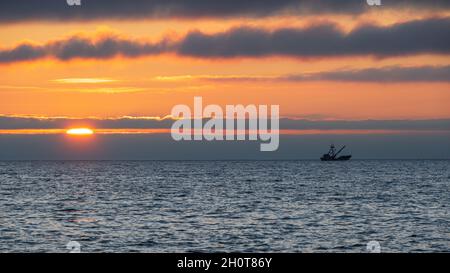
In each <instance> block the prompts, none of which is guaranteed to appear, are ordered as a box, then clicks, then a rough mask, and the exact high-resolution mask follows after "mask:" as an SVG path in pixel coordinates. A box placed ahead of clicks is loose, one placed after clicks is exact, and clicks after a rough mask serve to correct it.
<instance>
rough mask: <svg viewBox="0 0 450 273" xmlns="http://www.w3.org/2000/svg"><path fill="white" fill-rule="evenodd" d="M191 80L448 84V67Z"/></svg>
mask: <svg viewBox="0 0 450 273" xmlns="http://www.w3.org/2000/svg"><path fill="white" fill-rule="evenodd" d="M194 79H199V80H206V81H213V82H261V81H270V82H273V81H287V82H306V81H335V82H376V83H396V82H447V83H450V66H419V67H400V66H391V67H382V68H368V69H360V70H342V71H326V72H317V73H304V74H295V75H282V76H272V77H271V76H260V77H259V76H221V75H206V76H198V77H195V78H194Z"/></svg>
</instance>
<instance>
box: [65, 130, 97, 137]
mask: <svg viewBox="0 0 450 273" xmlns="http://www.w3.org/2000/svg"><path fill="white" fill-rule="evenodd" d="M66 134H68V135H73V136H90V135H93V134H94V131H93V130H92V129H89V128H73V129H69V130H67V131H66Z"/></svg>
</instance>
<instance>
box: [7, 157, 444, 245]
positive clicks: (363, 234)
mask: <svg viewBox="0 0 450 273" xmlns="http://www.w3.org/2000/svg"><path fill="white" fill-rule="evenodd" d="M449 206H450V161H445V160H410V161H401V160H385V161H383V160H352V161H348V162H320V161H48V162H47V161H20V162H12V161H11V162H8V161H3V162H0V208H1V211H0V252H68V251H69V249H68V244H69V245H70V244H72V245H73V244H74V242H75V244H77V247H79V250H80V251H81V252H367V251H368V250H367V244H368V243H369V242H371V241H375V242H377V243H379V246H380V247H381V252H449V251H450V217H449V216H450V213H449ZM69 242H71V243H69Z"/></svg>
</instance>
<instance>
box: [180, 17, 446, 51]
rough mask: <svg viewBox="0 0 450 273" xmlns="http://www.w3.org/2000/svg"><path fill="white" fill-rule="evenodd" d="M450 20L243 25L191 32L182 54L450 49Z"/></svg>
mask: <svg viewBox="0 0 450 273" xmlns="http://www.w3.org/2000/svg"><path fill="white" fill-rule="evenodd" d="M449 45H450V18H441V19H427V20H417V21H410V22H406V23H399V24H394V25H391V26H388V27H380V26H375V25H363V26H359V27H357V28H356V29H354V30H352V31H351V32H350V33H345V32H343V31H342V30H340V29H339V28H338V27H336V25H333V24H324V25H316V26H311V27H308V28H304V29H300V28H284V29H277V30H273V31H269V30H266V29H261V28H250V27H240V28H234V29H231V30H229V31H226V32H222V33H215V34H204V33H201V32H198V31H196V32H191V33H190V34H188V35H187V36H186V37H185V38H184V39H183V41H181V42H180V45H179V54H181V55H185V56H192V57H199V58H233V57H260V56H271V55H281V56H292V57H299V58H313V57H335V56H361V55H371V56H375V57H392V56H401V55H411V54H420V53H436V54H449V53H450V46H449Z"/></svg>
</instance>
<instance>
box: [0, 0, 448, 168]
mask: <svg viewBox="0 0 450 273" xmlns="http://www.w3.org/2000/svg"><path fill="white" fill-rule="evenodd" d="M194 96H202V97H203V100H204V103H205V104H219V105H222V106H224V105H226V104H243V105H247V104H256V105H260V104H264V105H273V104H278V105H280V115H281V117H282V122H281V126H282V128H281V129H285V130H291V131H285V133H283V134H284V135H283V136H282V142H281V143H280V151H279V152H277V153H275V154H273V155H261V154H259V153H258V152H259V150H258V149H257V148H255V147H256V146H258V144H257V143H247V142H244V143H227V144H225V143H173V140H171V138H170V135H168V134H167V132H166V130H167V129H168V128H170V125H171V122H172V120H171V119H170V117H169V115H170V112H171V109H172V107H173V106H174V105H177V104H187V105H192V103H193V98H194ZM449 106H450V2H449V1H445V0H442V1H440V0H430V1H418V0H417V1H416V0H411V1H401V0H398V1H395V0H384V1H382V6H369V5H368V4H367V3H366V1H365V0H349V1H332V0H318V1H308V0H306V1H301V0H259V1H256V0H255V1H242V0H240V1H234V0H227V1H208V0H192V1H190V0H187V1H181V0H168V1H162V0H156V1H144V0H135V1H119V0H109V1H107V0H82V5H81V6H69V5H67V3H66V1H65V0H47V1H26V0H15V1H1V2H0V159H196V158H212V159H220V158H230V159H233V158H237V159H238V158H280V159H284V158H286V159H295V158H314V157H315V154H317V157H318V156H320V154H321V153H323V152H326V149H327V145H329V143H330V142H336V143H338V144H346V145H347V146H349V147H352V144H353V149H352V152H353V153H354V154H355V157H356V158H358V154H359V157H360V158H403V157H405V158H450V141H449V139H450V138H449V136H450V107H449ZM76 127H88V128H93V129H94V130H95V129H97V130H98V132H102V130H103V134H96V135H94V136H92V137H90V138H85V139H75V140H74V139H73V137H72V138H71V137H70V136H67V135H66V134H65V132H66V130H67V129H70V128H76ZM292 132H293V133H292ZM283 139H284V142H283ZM214 145H215V146H214ZM324 145H325V146H324ZM213 146H214V148H211V147H213ZM283 146H284V147H283ZM288 147H289V148H288ZM368 147H373V148H368ZM211 149H212V151H214V152H217V153H219V154H220V153H221V154H222V155H223V154H224V153H225V156H217V154H212V152H211V153H208V152H207V151H208V150H209V151H211ZM324 150H325V151H324ZM380 150H381V151H380Z"/></svg>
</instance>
